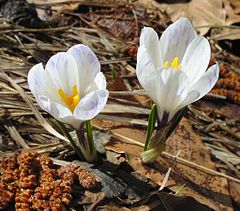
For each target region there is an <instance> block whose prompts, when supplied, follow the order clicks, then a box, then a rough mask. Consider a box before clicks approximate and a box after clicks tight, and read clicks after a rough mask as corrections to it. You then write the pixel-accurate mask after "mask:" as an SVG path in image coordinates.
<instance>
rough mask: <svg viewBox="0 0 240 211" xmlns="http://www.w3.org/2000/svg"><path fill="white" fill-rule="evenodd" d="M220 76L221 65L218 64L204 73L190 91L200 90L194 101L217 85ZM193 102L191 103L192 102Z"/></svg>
mask: <svg viewBox="0 0 240 211" xmlns="http://www.w3.org/2000/svg"><path fill="white" fill-rule="evenodd" d="M218 77H219V66H218V64H215V65H212V66H211V67H209V68H208V70H207V71H206V72H205V73H204V74H203V76H202V77H201V78H200V79H199V81H197V82H196V83H195V84H194V85H193V86H192V88H191V90H190V91H197V92H199V96H198V97H197V98H196V99H195V100H194V101H192V102H195V101H197V100H199V99H200V98H202V97H203V96H204V95H206V94H207V93H208V92H209V91H210V90H211V89H212V88H213V86H214V85H215V83H216V82H217V80H218ZM192 102H191V103H192Z"/></svg>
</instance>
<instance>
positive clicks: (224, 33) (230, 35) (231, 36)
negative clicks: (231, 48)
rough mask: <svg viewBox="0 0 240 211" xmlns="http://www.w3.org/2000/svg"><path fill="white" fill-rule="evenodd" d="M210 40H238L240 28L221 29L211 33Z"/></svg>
mask: <svg viewBox="0 0 240 211" xmlns="http://www.w3.org/2000/svg"><path fill="white" fill-rule="evenodd" d="M211 39H214V40H238V39H240V28H239V29H237V28H235V29H233V28H221V29H213V30H212V31H211Z"/></svg>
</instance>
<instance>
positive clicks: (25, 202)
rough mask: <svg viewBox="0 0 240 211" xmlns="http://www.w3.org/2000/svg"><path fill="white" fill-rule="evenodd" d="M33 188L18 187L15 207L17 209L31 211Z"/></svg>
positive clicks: (18, 210)
mask: <svg viewBox="0 0 240 211" xmlns="http://www.w3.org/2000/svg"><path fill="white" fill-rule="evenodd" d="M32 194H33V190H32V189H18V190H17V192H16V197H15V208H16V210H17V211H23V210H25V211H28V210H29V211H30V209H31V196H32Z"/></svg>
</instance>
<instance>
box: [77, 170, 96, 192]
mask: <svg viewBox="0 0 240 211" xmlns="http://www.w3.org/2000/svg"><path fill="white" fill-rule="evenodd" d="M75 174H76V175H77V176H78V180H79V183H80V184H81V185H82V186H83V187H84V188H86V189H93V188H95V187H96V186H97V185H98V181H97V180H96V177H95V176H94V175H92V174H91V172H89V171H88V170H86V169H85V168H83V167H81V166H79V167H78V168H76V170H75Z"/></svg>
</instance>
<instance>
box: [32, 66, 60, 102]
mask: <svg viewBox="0 0 240 211" xmlns="http://www.w3.org/2000/svg"><path fill="white" fill-rule="evenodd" d="M28 86H29V88H30V90H31V92H32V93H33V95H34V96H35V98H37V96H38V95H45V96H51V98H52V100H54V101H56V102H59V97H58V94H57V88H56V87H55V85H54V83H53V82H52V80H51V78H50V77H49V75H48V73H47V72H46V71H45V70H44V69H43V65H42V63H39V64H36V65H35V66H33V67H32V68H31V69H30V71H29V73H28Z"/></svg>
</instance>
